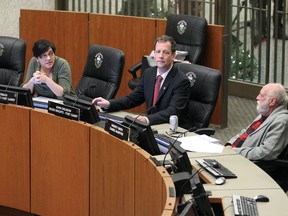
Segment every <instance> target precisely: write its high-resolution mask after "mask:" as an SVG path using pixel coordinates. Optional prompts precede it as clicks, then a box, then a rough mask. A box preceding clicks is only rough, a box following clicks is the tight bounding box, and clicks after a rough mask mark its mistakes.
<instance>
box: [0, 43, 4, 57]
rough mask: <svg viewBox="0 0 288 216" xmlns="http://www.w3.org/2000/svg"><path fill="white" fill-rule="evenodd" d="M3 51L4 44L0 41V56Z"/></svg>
mask: <svg viewBox="0 0 288 216" xmlns="http://www.w3.org/2000/svg"><path fill="white" fill-rule="evenodd" d="M3 53H4V46H3V44H1V43H0V56H2V55H3Z"/></svg>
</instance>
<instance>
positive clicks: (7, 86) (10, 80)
mask: <svg viewBox="0 0 288 216" xmlns="http://www.w3.org/2000/svg"><path fill="white" fill-rule="evenodd" d="M15 75H16V74H13V76H12V77H11V78H10V79H9V82H8V84H7V85H6V89H5V91H7V90H8V88H9V86H10V84H11V82H12V80H13V78H14V77H15Z"/></svg>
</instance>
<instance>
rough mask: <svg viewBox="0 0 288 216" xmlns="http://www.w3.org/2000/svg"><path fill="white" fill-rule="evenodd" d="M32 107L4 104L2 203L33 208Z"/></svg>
mask: <svg viewBox="0 0 288 216" xmlns="http://www.w3.org/2000/svg"><path fill="white" fill-rule="evenodd" d="M29 112H30V108H25V107H18V106H13V105H4V104H0V128H1V142H0V176H1V178H0V191H1V192H0V194H1V195H0V204H1V205H3V206H9V207H13V208H17V209H20V210H23V211H30V159H29V157H30V150H29V149H30V135H29V132H30V120H29V119H30V114H29Z"/></svg>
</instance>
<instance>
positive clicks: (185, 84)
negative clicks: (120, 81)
mask: <svg viewBox="0 0 288 216" xmlns="http://www.w3.org/2000/svg"><path fill="white" fill-rule="evenodd" d="M156 74H157V67H150V68H148V69H146V70H145V71H144V72H143V75H142V78H141V84H140V85H138V86H137V87H136V88H135V89H134V91H133V92H131V93H130V94H129V95H127V96H124V97H121V98H119V99H112V100H110V103H111V105H110V108H109V109H108V111H118V110H126V109H130V108H134V107H136V106H139V105H141V104H142V103H144V102H146V106H147V110H149V111H150V109H151V114H149V115H147V118H148V119H149V122H150V124H151V125H154V124H161V123H168V122H169V117H170V116H171V115H177V116H178V117H179V119H183V118H181V117H180V115H182V112H183V111H184V109H186V108H187V107H186V105H187V102H188V101H189V96H190V82H189V80H188V78H187V77H186V75H185V74H184V73H182V72H178V71H177V69H176V68H175V67H174V66H173V67H172V68H171V70H170V72H169V73H168V75H167V77H166V79H165V81H164V83H163V84H162V87H161V89H160V92H159V96H158V99H157V101H156V104H155V106H153V107H152V103H153V94H154V85H155V82H156ZM179 123H180V125H181V122H179Z"/></svg>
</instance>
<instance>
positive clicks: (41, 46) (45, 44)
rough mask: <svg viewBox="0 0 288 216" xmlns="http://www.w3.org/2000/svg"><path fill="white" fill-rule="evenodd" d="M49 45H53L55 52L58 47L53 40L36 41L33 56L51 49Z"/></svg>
mask: <svg viewBox="0 0 288 216" xmlns="http://www.w3.org/2000/svg"><path fill="white" fill-rule="evenodd" d="M49 47H51V49H52V50H53V52H54V53H55V51H56V47H55V45H54V44H53V43H52V42H51V41H49V40H44V39H41V40H38V41H36V42H35V43H34V45H33V48H32V51H33V56H34V57H36V58H38V57H39V56H40V55H42V54H43V53H45V52H47V51H48V50H49Z"/></svg>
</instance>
